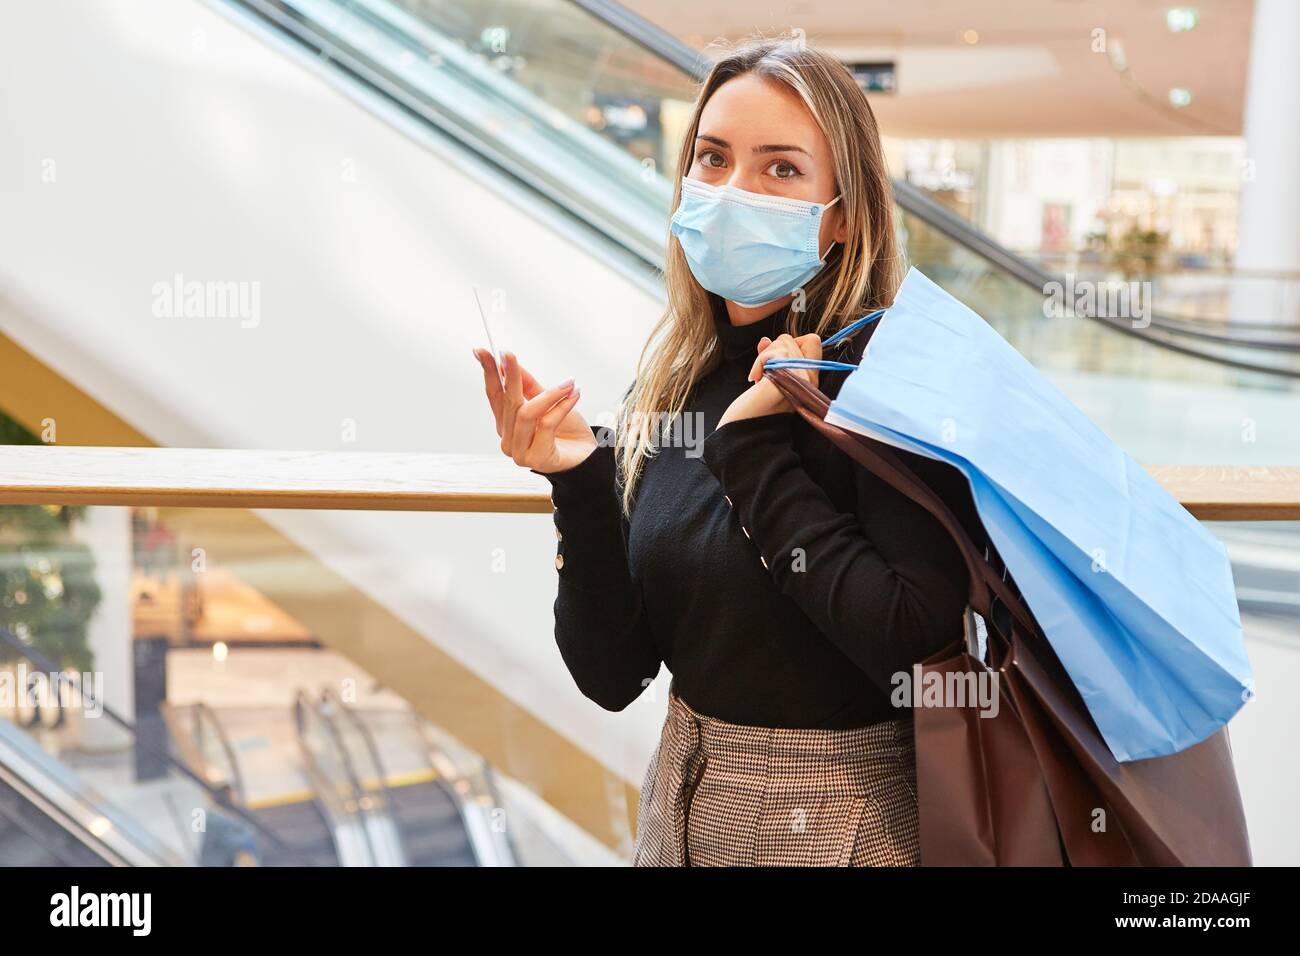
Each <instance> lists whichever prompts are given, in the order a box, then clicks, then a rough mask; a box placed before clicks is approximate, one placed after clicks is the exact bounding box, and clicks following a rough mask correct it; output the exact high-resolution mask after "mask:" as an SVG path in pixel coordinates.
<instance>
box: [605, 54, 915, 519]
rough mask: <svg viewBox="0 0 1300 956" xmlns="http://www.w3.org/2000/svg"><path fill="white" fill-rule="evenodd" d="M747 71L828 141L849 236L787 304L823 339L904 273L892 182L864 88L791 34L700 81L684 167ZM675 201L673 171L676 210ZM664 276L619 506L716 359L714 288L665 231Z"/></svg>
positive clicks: (638, 387) (628, 429)
mask: <svg viewBox="0 0 1300 956" xmlns="http://www.w3.org/2000/svg"><path fill="white" fill-rule="evenodd" d="M751 73H752V74H756V75H759V76H762V77H765V78H768V79H772V80H776V81H777V82H780V83H783V84H785V85H786V86H787V87H789V88H790V89H791V90H793V91H794V92H795V93H797V94H798V95H799V97H800V98H801V99H802V100H803V102H804V105H805V106H807V107H808V110H809V112H810V113H812V116H813V119H814V120H815V121H816V122H817V124H818V125H819V126H820V127H821V130H822V132H823V133H824V134H825V136H826V139H827V140H828V141H829V142H830V146H831V155H832V158H833V160H834V165H835V181H836V184H837V186H838V191H839V193H840V194H841V195H842V196H843V198H842V199H841V200H840V203H839V208H840V210H841V215H843V216H845V217H846V220H845V223H846V227H847V229H846V231H847V238H846V239H845V241H844V243H843V244H842V245H840V244H837V245H835V246H834V247H833V248H832V250H831V252H830V253H829V254H828V256H827V259H826V266H825V267H824V268H823V269H822V270H821V271H820V272H819V273H818V274H817V275H816V276H815V277H814V278H813V279H812V281H810V282H809V283H808V285H807V286H806V287H805V288H804V290H803V304H804V308H802V309H799V310H796V309H793V308H792V309H790V310H789V313H788V314H789V323H788V327H787V329H786V331H787V332H789V333H790V334H791V335H795V336H799V335H805V334H807V333H809V332H815V333H817V334H818V335H820V336H821V337H823V338H825V337H826V336H827V335H828V334H829V333H830V332H832V331H834V330H836V329H839V328H842V327H843V326H845V325H847V324H848V323H849V322H852V321H853V320H854V319H856V318H858V317H860V316H861V315H863V314H864V313H866V312H869V311H872V310H875V309H879V308H884V307H885V306H887V305H889V303H890V302H891V301H892V300H893V297H894V293H895V291H896V290H897V288H898V284H899V281H900V276H901V259H900V257H899V255H898V247H897V241H896V239H895V236H894V200H893V190H892V189H891V188H890V183H889V173H888V170H887V169H886V166H885V157H884V153H883V151H882V149H881V146H880V135H879V132H878V130H877V128H876V118H875V115H874V114H873V113H872V112H871V106H870V105H869V104H868V103H867V97H866V95H865V94H864V93H863V92H862V89H861V88H860V87H859V86H858V84H857V82H856V81H855V80H854V79H853V77H852V76H851V75H850V73H849V71H848V70H847V69H846V68H845V67H844V66H843V64H841V63H840V62H839V61H838V60H836V59H835V58H834V57H832V56H830V55H829V54H827V53H822V52H821V51H819V50H812V49H808V48H806V47H805V46H803V45H802V44H801V43H798V42H796V41H795V40H794V39H793V38H791V37H784V36H783V37H776V38H757V39H750V40H746V41H743V42H742V43H740V44H739V45H737V46H736V47H734V48H732V49H731V50H730V51H728V52H727V53H726V54H725V55H724V56H723V57H722V58H721V59H719V60H718V61H717V62H716V63H715V64H714V66H713V69H712V70H710V71H709V75H708V77H706V78H705V80H704V83H703V85H702V87H701V89H700V94H699V96H698V98H697V99H696V101H695V109H694V111H693V112H692V114H691V121H690V125H689V126H688V127H687V129H686V136H685V138H684V139H683V140H682V146H681V151H680V153H679V155H678V161H677V169H678V171H679V173H680V174H681V175H684V174H685V173H686V171H687V170H689V169H690V168H691V163H692V160H693V158H694V155H695V136H696V133H697V132H698V131H699V124H700V113H701V112H702V111H703V110H704V105H705V104H706V103H707V102H708V101H709V98H710V97H711V96H712V95H713V94H714V93H715V92H716V91H717V89H718V88H719V87H720V86H722V84H723V83H725V82H727V81H728V80H730V79H734V78H735V77H738V76H745V75H747V74H751ZM680 201H681V180H680V179H678V181H677V183H676V185H675V186H674V189H673V203H672V205H673V209H674V210H676V209H677V204H678V203H679V202H680ZM664 283H665V285H666V286H667V290H668V307H667V308H666V309H665V311H664V314H663V316H662V317H661V318H660V319H659V321H658V323H656V325H655V327H654V329H653V331H652V332H651V333H650V337H649V339H648V341H647V342H646V344H645V347H644V348H643V349H642V351H641V357H640V359H639V360H638V362H637V375H636V381H635V383H634V384H633V386H632V388H631V390H630V391H629V392H628V394H627V396H626V398H625V399H624V400H623V403H622V405H621V407H620V408H619V412H618V416H617V420H616V424H615V436H616V437H615V442H616V445H617V449H618V459H619V472H620V475H621V476H622V479H621V483H622V490H623V510H624V512H625V513H630V512H631V508H632V502H633V497H634V494H635V490H636V484H637V481H638V480H639V479H640V476H641V473H642V471H643V470H644V468H645V465H646V461H647V459H648V458H649V457H650V456H651V455H653V454H654V453H655V439H656V431H655V428H656V424H655V423H657V422H663V421H673V420H674V419H675V418H676V416H677V415H679V414H680V413H681V411H682V409H683V407H684V406H685V404H686V401H687V399H688V398H689V396H690V392H691V390H692V389H693V388H694V387H695V384H696V383H697V382H698V381H699V380H700V379H701V378H702V377H703V376H705V375H707V374H708V373H709V372H710V371H712V370H713V369H714V368H716V367H717V365H718V363H719V361H720V360H721V359H720V355H719V349H718V344H717V335H716V333H715V330H714V327H713V317H712V305H711V302H710V293H708V292H707V291H705V289H704V288H703V287H701V286H700V284H699V283H698V282H696V281H695V277H694V276H693V275H692V274H691V270H690V267H689V266H688V265H687V264H686V257H685V256H684V255H683V253H682V249H681V246H680V245H679V244H678V242H677V239H676V237H674V236H673V235H672V234H671V232H670V233H669V235H668V249H667V262H666V265H665V267H664Z"/></svg>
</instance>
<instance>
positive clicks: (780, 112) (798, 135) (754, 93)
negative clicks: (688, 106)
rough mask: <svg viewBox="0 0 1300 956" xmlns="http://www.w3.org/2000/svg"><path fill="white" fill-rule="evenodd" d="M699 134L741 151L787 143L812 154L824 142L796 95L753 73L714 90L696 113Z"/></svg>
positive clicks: (780, 85)
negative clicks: (701, 108) (697, 113)
mask: <svg viewBox="0 0 1300 956" xmlns="http://www.w3.org/2000/svg"><path fill="white" fill-rule="evenodd" d="M699 133H701V134H704V135H708V136H712V137H716V138H719V139H723V140H726V141H727V142H728V143H730V144H731V145H732V146H733V147H736V146H739V147H741V148H745V149H748V148H751V147H754V146H762V145H772V144H789V145H792V146H799V147H802V148H803V149H805V150H807V151H808V152H813V151H814V150H815V149H817V147H824V146H825V143H826V138H825V136H824V135H823V133H822V131H821V128H820V127H819V126H818V125H817V121H816V120H815V119H813V115H812V113H811V112H809V110H808V107H807V106H806V105H804V102H803V100H802V99H801V98H800V96H799V94H798V93H796V92H795V91H794V90H792V89H790V88H789V87H788V86H786V85H785V84H784V83H781V82H779V81H777V80H773V79H770V78H768V77H764V76H758V75H757V74H753V73H748V74H746V75H744V76H738V77H735V78H734V79H731V80H728V81H727V82H726V83H723V84H722V85H721V86H720V87H718V88H717V90H715V91H714V93H713V95H712V96H711V97H709V101H708V102H707V103H705V104H704V109H703V110H702V111H701V113H700V128H699Z"/></svg>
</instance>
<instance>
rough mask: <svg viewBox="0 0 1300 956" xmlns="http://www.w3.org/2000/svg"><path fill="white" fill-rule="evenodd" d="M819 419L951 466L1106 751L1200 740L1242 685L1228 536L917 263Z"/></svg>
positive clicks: (1169, 748) (1236, 701)
mask: <svg viewBox="0 0 1300 956" xmlns="http://www.w3.org/2000/svg"><path fill="white" fill-rule="evenodd" d="M826 420H827V421H828V422H830V423H832V424H836V425H840V426H841V427H844V428H848V429H850V430H853V431H858V432H861V433H863V434H867V435H870V436H872V437H876V438H879V439H881V440H883V441H887V442H890V443H892V444H895V445H897V446H899V447H902V448H906V449H908V450H910V451H914V452H916V453H918V454H922V455H927V456H929V457H931V458H936V459H938V460H940V461H946V462H949V463H950V464H952V465H953V466H955V467H956V468H958V469H959V470H960V471H961V472H962V473H963V474H965V475H966V477H967V479H968V480H969V481H970V483H971V490H972V493H973V496H974V500H975V503H976V505H977V507H978V509H979V512H980V517H981V519H982V520H983V522H984V525H985V527H986V528H987V530H988V532H989V535H990V537H991V539H992V541H993V543H994V545H995V546H996V547H997V549H998V551H999V553H1000V554H1001V556H1002V559H1003V560H1004V561H1005V562H1006V565H1007V568H1008V570H1009V571H1010V572H1011V574H1012V575H1013V576H1014V578H1015V581H1016V584H1017V585H1018V586H1019V588H1020V590H1021V592H1022V594H1023V595H1024V597H1025V600H1026V603H1027V604H1028V605H1029V607H1030V609H1031V610H1032V611H1033V613H1034V616H1035V617H1036V618H1037V620H1038V622H1039V624H1040V625H1041V626H1042V629H1043V632H1044V634H1045V635H1046V637H1047V639H1048V640H1049V641H1050V643H1051V645H1052V648H1053V650H1055V651H1056V654H1057V656H1058V657H1059V658H1060V660H1061V663H1062V664H1063V665H1064V667H1065V669H1066V671H1067V673H1068V674H1069V676H1070V678H1071V680H1072V681H1073V682H1074V684H1075V685H1076V687H1078V689H1079V691H1080V694H1081V696H1082V697H1083V700H1084V702H1085V704H1086V705H1087V707H1088V710H1089V712H1090V713H1091V715H1092V717H1093V719H1094V720H1095V721H1096V723H1097V728H1098V730H1099V731H1100V732H1101V735H1102V737H1103V738H1104V739H1105V741H1106V743H1107V745H1108V746H1109V748H1110V750H1111V752H1112V753H1113V754H1114V756H1115V758H1116V759H1117V760H1121V761H1125V760H1137V759H1142V758H1146V757H1157V756H1163V755H1166V754H1170V753H1175V752H1177V751H1179V750H1182V749H1184V748H1186V747H1190V746H1191V745H1193V744H1195V743H1198V742H1200V741H1202V740H1204V739H1205V738H1206V737H1209V736H1210V735H1211V734H1213V733H1214V732H1215V731H1217V730H1218V729H1219V728H1220V727H1222V726H1223V725H1224V724H1226V723H1227V722H1228V720H1229V719H1231V717H1232V716H1233V715H1234V714H1235V713H1236V712H1237V711H1238V710H1239V709H1240V708H1241V707H1242V706H1243V704H1244V703H1245V702H1246V701H1247V700H1248V699H1249V698H1250V695H1251V692H1252V688H1253V686H1254V684H1253V679H1252V677H1251V672H1250V663H1249V661H1248V660H1247V657H1246V649H1245V643H1244V641H1243V639H1242V633H1241V618H1240V613H1239V611H1238V608H1237V600H1236V593H1235V590H1234V587H1233V581H1232V568H1231V565H1230V563H1229V561H1228V556H1227V552H1226V550H1225V549H1224V547H1223V545H1222V544H1221V543H1220V542H1219V541H1218V540H1217V539H1216V538H1214V536H1213V535H1211V534H1210V533H1209V532H1208V531H1206V530H1205V528H1204V527H1203V526H1202V525H1201V524H1200V522H1198V521H1197V520H1196V519H1195V518H1193V517H1192V516H1191V515H1190V514H1189V513H1188V512H1187V511H1186V509H1184V508H1183V507H1182V506H1181V505H1180V504H1179V503H1178V502H1177V501H1176V500H1174V498H1173V497H1172V496H1170V495H1169V493H1168V492H1167V491H1165V490H1164V488H1163V487H1162V486H1161V485H1160V484H1159V483H1158V482H1157V481H1156V480H1155V479H1154V478H1152V477H1151V476H1150V475H1149V474H1148V473H1147V472H1146V471H1145V470H1144V469H1143V468H1142V467H1141V466H1140V465H1139V464H1137V462H1135V461H1133V459H1132V458H1130V457H1129V456H1128V455H1127V454H1125V453H1124V451H1123V450H1122V449H1120V448H1119V447H1118V446H1117V445H1116V444H1115V443H1114V442H1112V441H1111V440H1110V439H1109V438H1108V437H1106V435H1105V434H1104V433H1103V432H1102V431H1101V429H1099V428H1098V427H1097V426H1096V425H1095V424H1093V422H1092V421H1091V420H1089V419H1088V418H1087V416H1085V415H1084V414H1083V413H1082V412H1081V411H1079V409H1078V408H1076V407H1075V406H1074V405H1073V404H1072V403H1071V402H1070V400H1069V399H1068V398H1066V397H1065V395H1063V394H1062V393H1061V392H1060V391H1059V390H1058V389H1057V388H1056V387H1055V386H1054V385H1052V384H1051V383H1050V382H1049V381H1048V380H1047V379H1046V378H1045V377H1044V376H1043V375H1042V374H1041V373H1039V372H1038V371H1037V369H1035V368H1034V367H1033V365H1031V364H1030V363H1029V362H1028V361H1027V360H1026V359H1025V358H1024V357H1023V356H1022V355H1020V353H1019V352H1017V351H1016V350H1015V349H1014V348H1012V347H1011V345H1009V344H1008V343H1007V342H1006V341H1005V340H1004V339H1003V338H1002V337H1001V336H1000V335H998V333H997V332H996V331H995V330H994V329H993V328H992V327H991V326H990V325H989V324H988V323H986V322H985V321H984V320H983V319H981V318H980V317H979V316H978V315H976V314H975V313H974V312H973V311H971V310H970V309H969V308H967V307H966V306H965V305H963V304H962V303H960V302H959V301H957V300H956V299H954V298H953V297H952V296H950V295H949V294H948V293H946V292H944V291H943V290H942V289H940V288H939V287H938V286H937V285H935V284H934V283H933V282H931V281H930V280H929V279H927V278H926V277H925V276H924V275H922V274H921V273H920V272H918V271H917V270H915V269H912V270H911V271H910V272H909V273H908V275H907V278H906V279H905V281H904V282H903V285H902V287H901V288H900V290H899V292H898V295H897V297H896V298H895V300H894V304H893V305H892V306H890V308H889V309H888V310H886V312H885V314H884V316H883V318H881V319H880V320H879V327H878V328H877V329H876V330H875V332H874V334H873V335H872V338H871V340H870V342H869V343H868V345H867V349H866V352H865V354H864V355H863V359H862V362H861V364H860V366H859V367H858V369H857V370H856V371H854V372H852V373H851V374H850V375H849V377H848V379H847V380H846V381H845V383H844V385H843V386H842V388H841V390H840V393H839V397H838V398H837V399H836V400H835V401H834V402H833V403H832V404H831V409H830V413H829V414H828V415H827V417H826Z"/></svg>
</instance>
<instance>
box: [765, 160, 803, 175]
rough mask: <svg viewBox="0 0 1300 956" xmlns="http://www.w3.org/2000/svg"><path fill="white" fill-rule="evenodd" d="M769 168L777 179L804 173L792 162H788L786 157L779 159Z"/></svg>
mask: <svg viewBox="0 0 1300 956" xmlns="http://www.w3.org/2000/svg"><path fill="white" fill-rule="evenodd" d="M769 170H770V172H771V173H772V175H773V176H775V177H776V178H777V179H793V178H794V177H795V176H800V175H802V173H800V172H799V170H798V169H796V168H795V167H794V165H793V164H792V163H787V162H786V161H785V160H784V159H778V160H777V161H776V162H775V163H773V164H772V165H771V167H769Z"/></svg>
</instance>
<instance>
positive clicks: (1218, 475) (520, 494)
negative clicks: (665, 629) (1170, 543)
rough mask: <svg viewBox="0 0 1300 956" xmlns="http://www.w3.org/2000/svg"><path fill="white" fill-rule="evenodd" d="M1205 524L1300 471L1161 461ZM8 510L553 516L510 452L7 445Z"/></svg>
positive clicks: (1291, 494) (1284, 489) (1161, 477)
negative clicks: (152, 508)
mask: <svg viewBox="0 0 1300 956" xmlns="http://www.w3.org/2000/svg"><path fill="white" fill-rule="evenodd" d="M1147 470H1148V471H1150V472H1151V474H1152V475H1154V476H1155V478H1156V479H1157V480H1158V481H1160V482H1161V483H1162V484H1163V485H1164V486H1165V488H1167V489H1168V490H1169V492H1170V493H1171V494H1172V495H1173V496H1174V497H1175V498H1176V499H1178V500H1179V501H1180V502H1182V504H1183V506H1184V507H1185V508H1187V510H1188V511H1190V512H1191V513H1192V514H1193V515H1195V516H1196V517H1197V518H1200V519H1202V520H1205V521H1300V467H1281V466H1232V465H1222V466H1218V465H1156V466H1148V469H1147ZM0 504H61V505H164V506H184V507H194V508H314V509H322V510H331V511H336V510H361V511H469V512H476V511H477V512H503V513H534V514H545V513H549V512H550V510H551V500H550V485H549V484H548V483H547V482H546V480H545V479H544V478H542V477H540V476H538V475H534V474H532V473H531V472H529V471H527V470H525V469H523V468H519V467H517V466H515V465H514V464H513V463H512V462H510V461H509V460H508V459H506V458H505V457H504V456H501V455H447V454H417V453H407V452H337V451H250V450H239V451H226V450H220V449H210V448H89V447H78V446H50V445H0Z"/></svg>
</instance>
